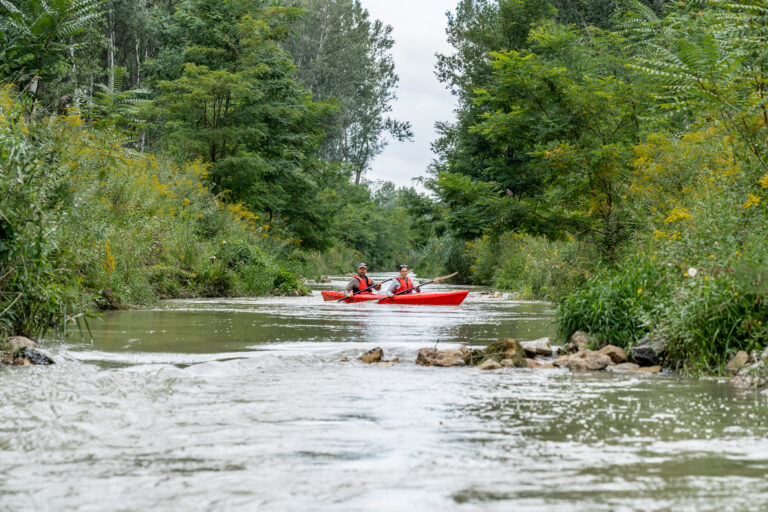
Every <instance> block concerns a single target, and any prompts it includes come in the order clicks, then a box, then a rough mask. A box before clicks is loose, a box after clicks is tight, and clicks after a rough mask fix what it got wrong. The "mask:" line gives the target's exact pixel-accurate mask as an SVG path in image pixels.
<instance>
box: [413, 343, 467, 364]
mask: <svg viewBox="0 0 768 512" xmlns="http://www.w3.org/2000/svg"><path fill="white" fill-rule="evenodd" d="M469 356H470V352H469V349H467V347H460V348H458V349H446V350H436V349H434V348H422V349H421V350H419V354H418V355H417V356H416V364H419V365H422V366H443V367H448V366H465V365H466V364H467V359H468V358H469Z"/></svg>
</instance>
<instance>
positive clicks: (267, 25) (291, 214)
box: [153, 0, 329, 248]
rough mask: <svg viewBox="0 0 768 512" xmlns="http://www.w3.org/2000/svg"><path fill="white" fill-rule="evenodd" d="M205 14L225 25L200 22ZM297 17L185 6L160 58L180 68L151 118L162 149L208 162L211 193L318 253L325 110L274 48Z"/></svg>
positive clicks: (286, 12) (234, 6) (243, 7)
mask: <svg viewBox="0 0 768 512" xmlns="http://www.w3.org/2000/svg"><path fill="white" fill-rule="evenodd" d="M213 13H215V15H216V16H217V17H219V18H221V19H222V20H227V21H228V23H231V25H225V26H208V25H207V24H206V23H205V22H204V20H205V19H207V18H208V17H209V16H212V15H213ZM296 13H297V11H296V10H295V9H287V8H278V7H272V8H265V7H258V6H256V7H254V6H251V4H249V3H239V2H234V3H223V4H222V3H219V4H216V5H210V3H209V2H206V1H202V0H201V1H195V2H189V3H185V4H184V5H183V6H182V8H181V9H179V10H178V11H177V12H176V14H175V15H174V25H175V28H173V29H172V30H173V31H175V32H178V33H179V34H180V36H181V37H180V39H179V40H178V41H176V45H177V46H176V47H175V48H172V49H169V50H166V52H165V53H167V54H172V55H180V56H181V58H183V60H184V64H183V71H182V72H181V76H178V77H170V78H172V79H169V80H165V81H160V82H159V83H158V87H159V88H160V90H161V92H162V93H161V95H160V96H159V97H158V98H157V99H156V100H155V109H154V111H153V114H154V115H155V116H156V118H157V126H158V127H159V130H160V136H161V141H162V142H163V145H164V147H167V148H169V149H170V150H171V151H173V152H174V153H175V154H177V155H179V156H180V157H182V158H185V159H186V158H202V159H204V160H205V161H207V162H210V163H212V164H213V167H212V170H211V177H212V179H213V182H214V183H215V185H216V189H217V190H218V191H228V193H229V194H230V197H231V199H232V200H234V201H243V202H245V203H246V204H247V205H248V206H249V207H250V208H251V209H253V210H255V211H257V212H260V213H261V212H263V213H264V214H265V215H267V216H268V217H269V219H270V224H271V223H272V221H273V220H275V219H276V222H282V223H284V224H285V226H286V228H287V229H288V230H289V232H291V233H293V234H295V236H296V237H298V238H300V239H301V240H302V243H303V244H304V245H305V246H306V247H308V248H322V247H325V246H327V245H328V243H329V237H328V234H327V233H325V229H324V227H325V222H324V219H323V218H322V217H321V216H320V215H319V214H318V213H317V212H316V211H315V210H316V209H315V208H314V199H315V198H316V196H317V194H318V193H320V190H321V188H320V186H319V184H320V182H321V181H322V180H323V179H325V176H323V170H324V168H323V166H322V165H320V164H318V163H316V162H315V159H314V157H313V154H314V153H315V151H316V149H317V147H318V144H319V142H320V140H321V138H322V136H323V130H322V127H321V124H320V123H321V117H322V115H324V113H325V111H326V109H325V107H324V106H323V105H321V104H318V103H314V102H313V101H311V99H310V97H309V94H308V92H307V91H306V90H305V89H303V88H302V87H301V86H300V85H299V84H298V82H297V81H296V80H295V79H294V69H293V66H292V64H291V61H290V55H288V54H287V53H286V52H285V51H283V50H282V49H281V48H280V45H279V41H280V40H281V39H282V37H283V36H284V34H285V31H286V30H287V27H288V23H289V22H290V21H291V20H292V19H293V18H294V17H295V15H296ZM221 30H225V33H223V34H220V33H219V32H220V31H221ZM166 58H169V57H164V56H163V55H161V56H160V57H159V60H161V61H163V60H164V59H166ZM166 72H167V71H166Z"/></svg>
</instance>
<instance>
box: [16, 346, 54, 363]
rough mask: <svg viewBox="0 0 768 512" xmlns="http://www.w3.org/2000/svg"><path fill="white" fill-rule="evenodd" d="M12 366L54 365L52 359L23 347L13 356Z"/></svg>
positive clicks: (37, 351)
mask: <svg viewBox="0 0 768 512" xmlns="http://www.w3.org/2000/svg"><path fill="white" fill-rule="evenodd" d="M13 364H16V365H30V364H37V365H46V364H54V362H53V359H51V358H50V357H48V356H47V355H45V354H43V353H42V352H40V351H39V350H37V349H34V348H29V347H24V348H20V349H19V350H17V351H16V352H14V354H13Z"/></svg>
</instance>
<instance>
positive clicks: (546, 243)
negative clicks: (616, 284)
mask: <svg viewBox="0 0 768 512" xmlns="http://www.w3.org/2000/svg"><path fill="white" fill-rule="evenodd" d="M470 248H471V251H472V255H473V256H474V264H473V266H472V281H473V282H474V283H475V284H483V285H487V286H493V287H494V288H496V289H501V290H509V291H511V292H514V293H516V294H517V296H518V297H519V298H521V299H540V300H552V301H558V300H559V299H561V298H562V296H564V295H567V294H571V293H574V292H575V291H576V290H578V289H579V288H580V287H581V286H583V285H584V283H585V281H586V280H587V278H588V277H589V276H590V275H591V273H592V272H594V271H595V270H596V268H595V267H596V263H597V262H598V261H599V258H598V255H597V251H596V250H595V249H594V247H593V246H591V245H590V244H587V243H583V242H579V241H578V240H575V239H570V240H557V241H552V240H549V239H547V238H544V237H541V236H536V237H534V236H530V235H519V234H515V233H507V234H504V235H502V236H501V237H499V238H498V239H495V240H494V239H492V238H489V237H484V238H482V239H479V240H476V241H474V242H472V243H471V244H470Z"/></svg>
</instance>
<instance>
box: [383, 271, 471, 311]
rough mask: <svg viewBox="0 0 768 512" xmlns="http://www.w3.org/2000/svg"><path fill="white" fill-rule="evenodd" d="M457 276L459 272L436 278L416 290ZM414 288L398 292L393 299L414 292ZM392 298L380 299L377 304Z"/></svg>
mask: <svg viewBox="0 0 768 512" xmlns="http://www.w3.org/2000/svg"><path fill="white" fill-rule="evenodd" d="M456 274H458V272H454V273H453V274H448V275H447V276H443V277H436V278H434V279H432V280H431V281H427V282H426V283H421V284H420V285H419V286H417V287H416V288H421V287H422V286H427V285H428V284H432V283H438V282H440V281H445V280H446V279H449V278H451V277H453V276H455V275H456ZM413 288H414V287H413V286H411V287H410V288H408V289H407V290H403V291H401V292H397V293H396V294H394V295H393V296H392V297H397V296H398V295H402V294H404V293H408V292H410V291H412V290H413ZM392 297H385V298H383V299H379V300H377V301H376V302H377V303H381V302H384V301H385V300H388V299H391V298H392Z"/></svg>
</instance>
